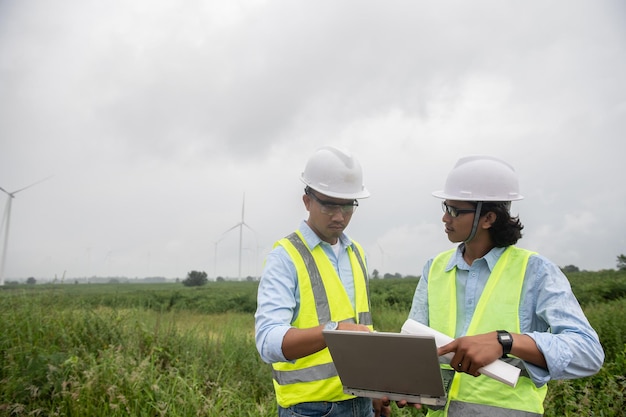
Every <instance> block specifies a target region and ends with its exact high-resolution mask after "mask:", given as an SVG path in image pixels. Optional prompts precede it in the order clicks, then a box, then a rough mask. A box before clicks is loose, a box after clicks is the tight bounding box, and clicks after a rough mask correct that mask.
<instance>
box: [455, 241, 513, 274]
mask: <svg viewBox="0 0 626 417" xmlns="http://www.w3.org/2000/svg"><path fill="white" fill-rule="evenodd" d="M464 249H465V243H461V244H460V245H459V246H458V247H457V248H456V252H455V253H454V256H453V257H452V258H450V261H449V262H448V265H447V266H446V272H448V271H450V270H451V269H452V268H454V267H457V268H460V269H464V270H467V269H469V266H468V265H467V262H465V259H463V250H464ZM505 250H506V247H504V248H493V249H491V250H490V251H489V252H487V254H486V255H485V256H483V257H482V258H479V259H484V260H485V262H487V267H488V268H489V271H493V268H494V267H495V266H496V263H497V262H498V259H500V256H502V253H503V252H504V251H505Z"/></svg>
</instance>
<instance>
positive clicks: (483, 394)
mask: <svg viewBox="0 0 626 417" xmlns="http://www.w3.org/2000/svg"><path fill="white" fill-rule="evenodd" d="M455 251H456V249H455V250H451V251H447V252H444V253H442V254H440V255H439V256H437V257H436V258H435V259H434V261H433V263H432V265H431V268H430V272H429V279H428V306H429V325H430V326H431V327H432V328H434V329H437V330H439V331H441V332H443V333H445V334H447V335H448V336H450V337H454V336H455V329H456V306H457V298H456V268H452V269H451V270H450V271H448V272H446V268H447V265H448V264H449V262H450V259H451V258H452V256H454V253H455ZM532 254H533V253H532V252H529V251H526V250H524V249H519V248H516V247H514V246H509V247H508V248H507V249H506V250H505V251H504V252H503V253H502V255H501V256H500V258H499V259H498V262H497V263H496V265H495V266H494V269H493V271H492V272H491V274H490V276H489V278H488V280H487V283H486V285H485V289H484V290H483V292H482V294H481V296H480V299H479V300H478V304H477V305H476V310H475V311H474V314H473V316H472V320H471V322H470V325H469V327H468V330H467V335H475V334H482V333H488V332H492V331H495V330H497V329H507V330H509V331H511V332H514V333H520V323H519V304H520V299H521V292H522V286H523V283H524V276H525V272H526V265H527V264H528V258H529V257H530V256H531V255H532ZM508 362H510V363H511V364H512V365H514V366H518V367H519V368H520V369H522V370H523V373H522V375H523V376H522V377H521V378H520V379H519V381H518V383H517V385H516V387H515V388H512V387H509V386H508V385H505V384H502V383H500V382H498V381H495V380H494V379H492V378H489V377H486V376H484V375H480V376H478V377H473V376H471V375H468V374H465V373H460V372H457V373H455V376H454V379H453V380H452V384H451V386H450V390H449V392H448V404H447V405H446V407H445V409H444V410H439V411H436V412H429V413H428V415H429V416H439V415H440V416H460V415H463V416H465V415H486V416H492V415H503V411H506V413H505V414H506V415H507V416H541V415H543V401H544V399H545V395H546V392H547V387H546V386H545V385H544V386H543V387H541V388H537V387H536V386H535V384H534V383H533V382H532V381H531V380H530V378H528V377H527V375H528V373H527V372H526V371H525V369H524V365H523V362H522V361H521V360H519V359H517V358H511V360H510V361H508ZM442 368H444V369H450V366H449V365H442ZM524 375H525V376H524ZM468 413H469V414H468Z"/></svg>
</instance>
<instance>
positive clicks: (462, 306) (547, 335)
mask: <svg viewBox="0 0 626 417" xmlns="http://www.w3.org/2000/svg"><path fill="white" fill-rule="evenodd" d="M505 249H506V248H493V249H492V250H491V251H489V253H487V254H486V255H485V256H484V257H482V258H479V259H476V260H475V261H474V262H473V263H472V265H471V266H470V265H468V264H467V262H465V260H464V259H463V252H462V250H463V244H461V245H459V247H458V248H457V251H456V253H455V254H454V256H453V257H452V258H451V259H450V262H449V263H448V265H447V267H446V271H449V270H451V269H452V268H454V267H455V266H456V268H457V270H456V284H457V285H456V291H457V294H456V296H457V328H456V335H455V337H460V336H463V335H465V334H466V333H467V328H468V326H469V324H470V321H471V319H472V316H473V314H474V310H475V309H476V304H477V303H478V300H479V298H480V296H481V294H482V292H483V290H484V289H485V284H486V283H487V279H488V278H489V275H490V274H491V271H492V270H493V268H494V266H495V265H496V262H497V261H498V259H499V258H500V255H502V253H503V252H504V250H505ZM432 262H433V258H431V259H430V260H429V261H428V262H427V263H426V265H425V266H424V270H423V273H422V277H421V279H420V281H419V283H418V285H417V289H416V291H415V295H414V297H413V305H412V306H411V312H410V313H409V318H411V319H413V320H416V321H418V322H420V323H422V324H426V325H428V323H429V321H428V291H427V288H428V272H429V271H430V266H431V264H432ZM519 318H520V328H521V332H522V333H524V334H527V335H529V336H530V337H532V338H533V339H534V340H535V343H536V344H537V347H538V348H539V350H540V351H541V353H543V355H544V357H545V359H546V363H547V364H548V369H547V370H546V369H543V368H541V367H538V366H535V365H532V364H530V363H525V365H526V369H527V370H528V373H529V374H530V377H531V378H532V380H533V382H534V383H535V385H537V386H538V387H540V386H542V385H544V384H546V383H547V382H548V381H549V380H550V379H572V378H580V377H585V376H589V375H593V374H595V373H596V372H598V371H599V370H600V368H601V367H602V363H603V362H604V350H603V349H602V345H600V341H599V339H598V334H597V333H596V332H595V330H594V329H593V328H592V327H591V325H590V324H589V321H588V320H587V318H586V317H585V315H584V313H583V311H582V309H581V308H580V304H579V303H578V300H577V299H576V297H575V296H574V294H573V293H572V289H571V286H570V284H569V281H568V280H567V277H565V275H564V274H563V272H562V271H561V270H560V269H559V267H558V266H556V265H555V264H554V263H552V262H551V261H549V260H548V259H546V258H544V257H543V256H541V255H537V254H534V255H531V257H530V258H529V260H528V266H527V268H526V275H525V277H524V284H523V287H522V296H521V300H520V308H519ZM505 330H506V329H505Z"/></svg>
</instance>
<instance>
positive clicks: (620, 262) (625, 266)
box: [617, 254, 626, 271]
mask: <svg viewBox="0 0 626 417" xmlns="http://www.w3.org/2000/svg"><path fill="white" fill-rule="evenodd" d="M617 269H619V270H620V271H626V255H624V254H621V255H619V256H618V257H617Z"/></svg>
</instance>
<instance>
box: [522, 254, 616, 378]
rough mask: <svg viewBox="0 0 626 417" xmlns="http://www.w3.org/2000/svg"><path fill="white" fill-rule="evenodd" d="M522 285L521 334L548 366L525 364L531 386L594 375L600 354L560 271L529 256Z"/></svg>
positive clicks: (597, 342)
mask: <svg viewBox="0 0 626 417" xmlns="http://www.w3.org/2000/svg"><path fill="white" fill-rule="evenodd" d="M524 285H525V287H526V288H525V291H524V296H523V298H522V305H521V308H520V316H521V317H520V319H521V320H520V324H521V327H522V332H524V333H525V334H527V335H529V336H530V337H532V338H533V340H534V341H535V343H536V344H537V347H538V349H539V350H540V351H541V353H543V355H544V357H545V359H546V363H547V365H548V369H547V370H546V369H543V368H540V367H537V366H534V365H532V364H526V367H527V370H528V372H529V374H530V376H531V378H532V379H533V381H534V382H535V384H536V385H537V386H541V385H544V384H546V383H547V382H548V381H549V380H551V379H574V378H582V377H586V376H590V375H593V374H595V373H597V372H598V371H599V370H600V368H601V367H602V364H603V363H604V350H603V348H602V345H601V344H600V340H599V338H598V334H597V333H596V331H595V330H594V329H593V328H592V327H591V325H590V324H589V321H588V320H587V317H586V316H585V314H584V312H583V310H582V308H581V307H580V304H579V303H578V300H577V299H576V297H575V296H574V293H573V292H572V289H571V286H570V283H569V281H568V279H567V277H566V276H565V275H564V274H563V272H562V271H561V270H560V268H559V267H558V266H556V265H555V264H553V263H552V262H550V261H548V260H547V259H545V258H544V257H542V256H540V255H533V256H532V257H531V258H530V259H529V262H528V268H527V271H526V281H525V284H524Z"/></svg>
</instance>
